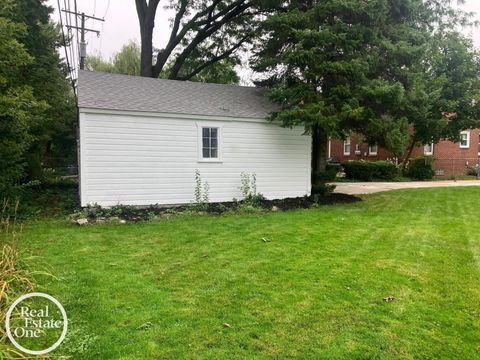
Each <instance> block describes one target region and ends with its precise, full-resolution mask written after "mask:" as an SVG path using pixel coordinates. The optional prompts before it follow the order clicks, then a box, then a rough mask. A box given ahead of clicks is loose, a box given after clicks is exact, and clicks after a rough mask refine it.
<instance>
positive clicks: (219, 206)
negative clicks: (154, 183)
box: [85, 193, 362, 223]
mask: <svg viewBox="0 0 480 360" xmlns="http://www.w3.org/2000/svg"><path fill="white" fill-rule="evenodd" d="M316 200H317V201H315V199H314V197H313V196H309V197H306V196H305V197H297V198H286V199H281V200H262V201H261V203H260V206H259V208H260V209H264V210H266V211H278V210H283V211H285V210H293V209H308V208H311V207H313V206H318V205H335V204H350V203H355V202H359V201H362V200H361V199H360V198H358V197H356V196H353V195H347V194H338V193H332V194H329V195H325V196H321V197H318V198H317V199H316ZM242 205H243V204H242V202H233V201H229V202H222V203H210V204H208V209H207V210H206V211H204V213H208V214H217V215H221V214H223V213H226V212H228V211H235V210H236V209H241V208H242ZM191 210H192V207H191V206H188V205H182V206H174V207H173V206H172V207H165V206H160V205H152V206H148V207H135V206H118V207H113V208H110V209H107V208H100V207H92V208H86V209H85V211H86V215H87V216H86V217H87V219H88V222H89V223H95V222H102V221H105V220H109V219H112V218H118V219H122V220H126V221H129V222H138V221H145V220H149V219H151V218H152V216H156V217H160V218H161V217H169V216H170V215H173V214H177V213H183V212H187V211H191Z"/></svg>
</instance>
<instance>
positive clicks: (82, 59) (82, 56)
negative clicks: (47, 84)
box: [61, 0, 105, 69]
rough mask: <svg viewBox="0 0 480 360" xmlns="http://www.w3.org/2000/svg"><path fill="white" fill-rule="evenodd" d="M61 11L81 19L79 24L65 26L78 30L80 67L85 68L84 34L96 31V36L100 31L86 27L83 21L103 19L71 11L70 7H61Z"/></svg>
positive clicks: (85, 47) (85, 45) (85, 49)
mask: <svg viewBox="0 0 480 360" xmlns="http://www.w3.org/2000/svg"><path fill="white" fill-rule="evenodd" d="M64 1H66V0H64ZM61 11H63V12H64V13H66V15H67V14H68V16H70V15H72V14H73V15H75V16H77V17H78V16H79V17H80V19H81V25H80V26H74V25H71V24H67V27H68V29H69V30H72V29H76V30H77V31H79V32H80V48H79V57H80V69H84V68H85V58H86V57H87V44H86V43H85V34H86V33H88V32H93V33H96V34H97V36H100V31H98V30H94V29H89V28H86V27H85V21H86V20H89V19H91V20H98V21H102V22H103V21H105V20H104V19H100V18H97V17H95V16H91V15H85V13H83V12H82V13H78V12H76V11H75V12H73V11H71V10H70V9H63V10H61Z"/></svg>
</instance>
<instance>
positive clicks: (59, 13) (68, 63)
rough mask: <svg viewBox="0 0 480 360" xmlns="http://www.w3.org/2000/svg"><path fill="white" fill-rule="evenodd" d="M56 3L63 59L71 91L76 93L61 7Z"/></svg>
mask: <svg viewBox="0 0 480 360" xmlns="http://www.w3.org/2000/svg"><path fill="white" fill-rule="evenodd" d="M57 5H58V15H59V18H60V28H61V29H62V39H63V48H64V50H65V60H66V62H67V71H68V74H69V76H70V81H71V83H72V88H73V91H74V92H75V93H76V88H75V81H74V79H73V76H72V67H71V66H70V60H69V58H68V51H67V42H66V39H65V30H64V28H63V21H62V9H61V7H60V0H57Z"/></svg>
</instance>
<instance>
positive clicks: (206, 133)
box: [202, 128, 210, 138]
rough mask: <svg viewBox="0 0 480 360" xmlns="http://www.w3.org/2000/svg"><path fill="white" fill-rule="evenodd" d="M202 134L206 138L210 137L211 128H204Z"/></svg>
mask: <svg viewBox="0 0 480 360" xmlns="http://www.w3.org/2000/svg"><path fill="white" fill-rule="evenodd" d="M202 135H203V137H204V138H206V137H207V138H208V137H210V129H209V128H203V129H202Z"/></svg>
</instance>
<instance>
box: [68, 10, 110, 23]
mask: <svg viewBox="0 0 480 360" xmlns="http://www.w3.org/2000/svg"><path fill="white" fill-rule="evenodd" d="M62 11H63V12H66V13H69V14H73V15H77V16H82V15H83V16H85V17H86V18H87V19H93V20H98V21H105V19H103V18H98V17H95V16H91V15H85V14H83V13H78V12H75V11H71V10H65V9H62Z"/></svg>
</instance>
